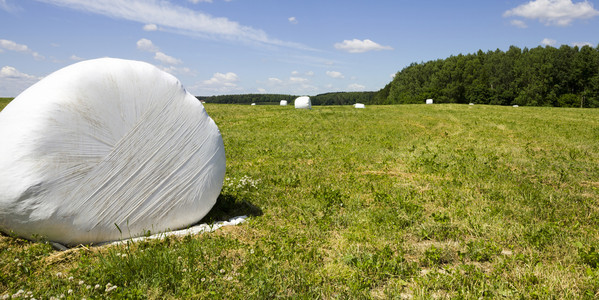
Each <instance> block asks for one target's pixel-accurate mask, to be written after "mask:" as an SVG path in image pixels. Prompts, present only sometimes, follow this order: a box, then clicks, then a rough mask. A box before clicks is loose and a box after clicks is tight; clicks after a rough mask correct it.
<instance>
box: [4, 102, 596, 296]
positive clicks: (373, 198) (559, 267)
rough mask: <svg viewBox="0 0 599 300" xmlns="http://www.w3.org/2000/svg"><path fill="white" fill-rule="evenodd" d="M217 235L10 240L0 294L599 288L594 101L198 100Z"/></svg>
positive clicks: (562, 292)
mask: <svg viewBox="0 0 599 300" xmlns="http://www.w3.org/2000/svg"><path fill="white" fill-rule="evenodd" d="M205 107H206V110H207V111H208V113H209V114H210V115H211V117H212V118H213V119H214V120H215V122H216V123H217V124H218V126H219V128H220V130H221V133H222V135H223V139H224V142H225V149H226V153H227V175H226V177H227V178H226V180H225V186H224V187H223V191H222V193H221V196H220V197H219V202H218V203H217V205H216V207H215V208H214V209H213V212H211V213H210V214H209V216H207V217H206V218H205V220H207V221H209V222H212V221H217V220H223V219H227V218H228V217H231V216H235V215H240V214H247V215H249V216H250V217H249V221H248V222H246V223H244V224H242V225H238V226H234V227H225V228H221V229H219V230H218V231H216V232H213V233H207V234H202V235H199V236H191V237H186V238H181V239H178V238H168V239H166V240H162V241H148V242H141V243H135V244H129V245H124V246H104V247H79V248H74V249H71V250H68V251H64V252H59V251H55V250H53V249H52V248H51V247H50V246H49V245H48V244H45V243H33V242H29V241H26V240H23V239H19V238H15V237H9V236H2V237H0V271H1V272H0V297H2V295H9V296H12V295H13V294H17V293H19V290H22V291H21V292H20V294H19V295H21V296H22V295H27V293H30V294H29V295H33V296H35V297H36V298H38V299H39V298H50V297H60V296H61V295H64V296H65V297H72V298H83V297H85V298H88V299H90V298H105V297H114V298H123V297H128V298H153V299H164V298H173V299H174V298H177V299H183V298H223V299H239V298H250V299H263V298H275V297H281V298H308V299H313V298H325V299H329V298H341V299H346V298H359V299H361V298H374V299H387V298H416V299H418V298H431V297H435V298H477V299H478V298H489V299H496V298H525V299H530V298H540V299H545V298H589V299H592V298H597V297H599V252H598V249H599V111H597V110H592V109H565V108H533V107H519V108H513V107H498V106H483V105H476V106H467V105H401V106H367V108H366V109H354V108H352V107H340V106H331V107H314V109H312V110H310V111H306V110H295V109H294V108H293V107H292V106H288V107H280V106H248V105H245V106H242V105H216V104H206V105H205Z"/></svg>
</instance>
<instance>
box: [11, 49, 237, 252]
mask: <svg viewBox="0 0 599 300" xmlns="http://www.w3.org/2000/svg"><path fill="white" fill-rule="evenodd" d="M0 140H1V141H2V143H0V230H2V231H4V232H14V233H15V234H17V235H19V236H22V237H25V238H34V237H41V238H45V239H47V240H49V241H52V242H58V243H61V244H66V245H77V244H88V243H100V242H106V241H112V240H119V239H124V238H129V237H134V236H140V235H145V234H146V233H147V232H148V231H151V232H152V233H156V232H163V231H167V230H170V229H179V228H185V227H188V226H190V225H193V224H194V223H197V222H198V221H200V220H201V219H202V218H203V217H204V216H205V215H206V214H207V213H208V212H209V211H210V209H211V208H212V206H213V205H214V203H215V202H216V198H217V197H218V195H219V194H220V191H221V188H222V184H223V179H224V175H225V149H224V145H223V140H222V137H221V134H220V132H219V130H218V127H217V126H216V124H215V123H214V121H213V120H212V119H211V118H210V117H209V116H208V114H207V113H206V111H205V109H204V106H203V105H202V104H201V103H200V101H198V100H197V99H196V98H195V97H194V96H193V95H191V94H190V93H188V92H187V91H186V90H185V89H184V88H183V86H182V85H181V83H180V82H179V81H178V80H177V79H176V78H175V77H173V76H172V75H170V74H168V73H166V72H164V71H162V70H160V69H158V68H156V67H154V66H152V65H150V64H147V63H144V62H139V61H131V60H122V59H114V58H101V59H95V60H89V61H83V62H79V63H76V64H73V65H71V66H68V67H65V68H63V69H61V70H59V71H56V72H54V73H52V74H50V75H48V76H46V77H45V78H44V79H42V80H41V81H39V82H38V83H36V84H35V85H33V86H31V87H30V88H28V89H27V90H25V91H24V92H23V93H21V94H20V95H19V96H18V97H16V98H15V99H14V100H13V101H12V102H11V103H10V104H9V105H7V106H6V108H5V109H4V110H3V111H2V112H1V113H0Z"/></svg>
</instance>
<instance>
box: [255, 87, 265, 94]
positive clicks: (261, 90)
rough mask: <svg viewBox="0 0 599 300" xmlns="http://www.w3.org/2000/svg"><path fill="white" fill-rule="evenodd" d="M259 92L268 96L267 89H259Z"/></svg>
mask: <svg viewBox="0 0 599 300" xmlns="http://www.w3.org/2000/svg"><path fill="white" fill-rule="evenodd" d="M257 91H258V93H261V94H266V89H264V88H258V89H257Z"/></svg>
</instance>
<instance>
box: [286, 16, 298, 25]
mask: <svg viewBox="0 0 599 300" xmlns="http://www.w3.org/2000/svg"><path fill="white" fill-rule="evenodd" d="M287 20H289V23H291V24H297V19H296V18H295V17H289V18H288V19H287Z"/></svg>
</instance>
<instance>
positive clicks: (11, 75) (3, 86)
mask: <svg viewBox="0 0 599 300" xmlns="http://www.w3.org/2000/svg"><path fill="white" fill-rule="evenodd" d="M40 79H41V77H37V76H33V75H29V74H25V73H22V72H20V71H19V70H17V69H16V68H14V67H11V66H4V67H2V69H0V96H2V97H16V96H17V95H19V94H20V93H21V92H22V91H24V90H25V89H26V88H28V87H29V86H31V85H32V84H34V83H36V82H37V81H38V80H40Z"/></svg>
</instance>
